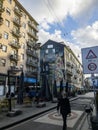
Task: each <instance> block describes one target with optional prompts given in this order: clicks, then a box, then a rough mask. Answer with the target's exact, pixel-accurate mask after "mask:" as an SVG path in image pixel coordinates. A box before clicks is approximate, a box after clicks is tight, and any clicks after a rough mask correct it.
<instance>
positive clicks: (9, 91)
mask: <svg viewBox="0 0 98 130" xmlns="http://www.w3.org/2000/svg"><path fill="white" fill-rule="evenodd" d="M8 101H9V111H11V110H12V106H11V88H10V71H9V70H8Z"/></svg>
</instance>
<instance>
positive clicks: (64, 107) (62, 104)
mask: <svg viewBox="0 0 98 130" xmlns="http://www.w3.org/2000/svg"><path fill="white" fill-rule="evenodd" d="M61 95H62V96H61V98H60V99H59V100H58V104H57V111H59V110H60V113H61V115H62V118H63V130H67V123H66V120H67V115H68V114H69V115H71V107H70V102H69V99H68V98H67V96H66V92H65V91H62V92H61Z"/></svg>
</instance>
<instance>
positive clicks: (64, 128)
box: [62, 114, 67, 130]
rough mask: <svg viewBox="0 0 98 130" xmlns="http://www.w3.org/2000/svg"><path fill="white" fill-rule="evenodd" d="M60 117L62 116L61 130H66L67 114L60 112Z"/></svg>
mask: <svg viewBox="0 0 98 130" xmlns="http://www.w3.org/2000/svg"><path fill="white" fill-rule="evenodd" d="M62 118H63V130H67V123H66V120H67V115H65V114H62Z"/></svg>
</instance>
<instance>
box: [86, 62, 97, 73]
mask: <svg viewBox="0 0 98 130" xmlns="http://www.w3.org/2000/svg"><path fill="white" fill-rule="evenodd" d="M88 69H89V70H90V71H94V70H96V69H97V65H96V64H95V63H90V64H89V65H88Z"/></svg>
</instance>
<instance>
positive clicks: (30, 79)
mask: <svg viewBox="0 0 98 130" xmlns="http://www.w3.org/2000/svg"><path fill="white" fill-rule="evenodd" d="M24 82H28V83H36V79H35V78H28V77H24Z"/></svg>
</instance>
